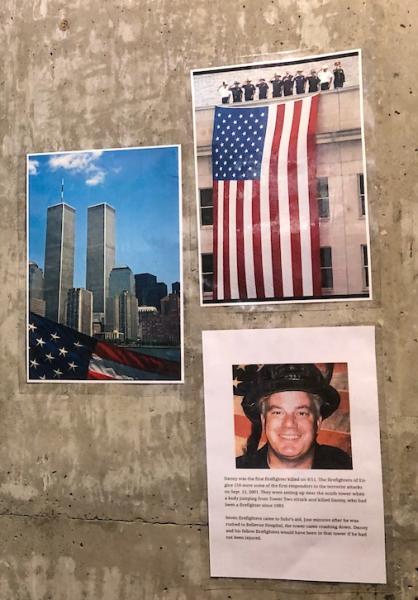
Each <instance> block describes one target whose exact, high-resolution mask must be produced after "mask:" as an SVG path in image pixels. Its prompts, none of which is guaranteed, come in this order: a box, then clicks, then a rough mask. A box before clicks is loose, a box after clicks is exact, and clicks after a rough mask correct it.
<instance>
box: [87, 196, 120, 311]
mask: <svg viewBox="0 0 418 600" xmlns="http://www.w3.org/2000/svg"><path fill="white" fill-rule="evenodd" d="M114 266H115V209H114V208H113V207H112V206H110V205H109V204H105V203H104V204H96V205H95V206H89V207H88V209H87V264H86V288H87V289H88V290H90V291H91V292H92V294H93V313H94V319H95V320H99V321H103V320H104V316H105V311H106V300H107V298H108V290H109V275H110V272H111V270H112V269H113V267H114Z"/></svg>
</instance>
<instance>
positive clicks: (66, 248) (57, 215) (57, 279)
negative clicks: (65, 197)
mask: <svg viewBox="0 0 418 600" xmlns="http://www.w3.org/2000/svg"><path fill="white" fill-rule="evenodd" d="M74 235H75V210H74V208H72V207H71V206H69V205H68V204H65V203H60V204H56V205H54V206H49V207H48V211H47V224H46V241H45V276H44V300H45V305H46V306H45V313H46V316H47V317H48V318H49V319H51V320H52V321H56V322H57V323H63V324H65V320H66V319H65V318H66V314H65V312H66V308H65V307H66V300H67V292H68V290H69V289H70V288H72V287H73V279H74Z"/></svg>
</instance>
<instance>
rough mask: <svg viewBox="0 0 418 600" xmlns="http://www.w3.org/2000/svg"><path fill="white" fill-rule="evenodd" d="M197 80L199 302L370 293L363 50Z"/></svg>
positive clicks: (203, 74) (205, 72)
mask: <svg viewBox="0 0 418 600" xmlns="http://www.w3.org/2000/svg"><path fill="white" fill-rule="evenodd" d="M191 80H192V93H193V113H194V141H195V160H196V173H197V210H198V229H199V254H200V285H201V304H202V305H209V304H215V305H216V304H223V305H233V304H255V303H266V302H269V303H283V302H318V301H335V300H361V299H363V300H364V299H370V298H371V280H370V267H369V259H370V250H369V228H368V218H367V190H366V171H365V164H366V163H365V149H364V128H363V108H362V83H361V53H360V51H359V50H353V51H347V52H340V53H334V54H330V55H316V56H308V57H304V58H294V59H290V58H286V59H284V60H282V59H279V58H278V59H277V60H276V61H269V62H263V63H261V62H257V63H251V64H242V65H235V66H227V67H219V68H210V69H198V70H194V71H192V73H191Z"/></svg>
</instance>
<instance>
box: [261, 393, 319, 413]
mask: <svg viewBox="0 0 418 600" xmlns="http://www.w3.org/2000/svg"><path fill="white" fill-rule="evenodd" d="M274 393H275V392H272V393H271V394H267V395H266V396H261V398H260V399H259V400H258V402H257V405H258V410H259V411H260V415H263V417H265V416H266V414H267V411H268V401H269V400H270V398H271V396H272V395H273V394H274ZM303 393H304V394H306V395H307V396H309V398H310V399H311V400H312V403H313V405H314V407H315V418H316V419H319V417H320V416H321V405H322V398H321V396H318V394H311V393H310V392H303Z"/></svg>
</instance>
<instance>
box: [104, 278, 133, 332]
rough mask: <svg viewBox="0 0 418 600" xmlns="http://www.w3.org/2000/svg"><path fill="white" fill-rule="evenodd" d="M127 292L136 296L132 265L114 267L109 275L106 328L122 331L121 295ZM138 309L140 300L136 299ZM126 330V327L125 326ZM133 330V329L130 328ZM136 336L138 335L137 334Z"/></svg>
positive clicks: (107, 329) (131, 295)
mask: <svg viewBox="0 0 418 600" xmlns="http://www.w3.org/2000/svg"><path fill="white" fill-rule="evenodd" d="M124 292H126V293H127V294H128V295H129V296H130V297H132V298H135V300H136V296H135V279H134V276H133V273H132V271H131V269H130V267H127V266H124V267H114V268H113V269H112V270H111V271H110V275H109V289H108V298H107V302H106V313H105V330H106V331H120V327H121V325H120V306H121V302H120V296H121V294H123V293H124ZM136 309H137V310H138V301H136ZM123 329H124V330H125V329H126V327H124V328H123ZM129 331H130V332H131V329H129ZM135 337H136V336H135Z"/></svg>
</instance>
